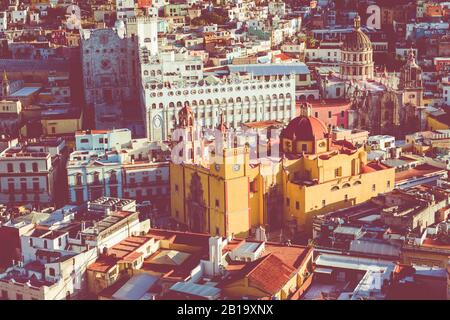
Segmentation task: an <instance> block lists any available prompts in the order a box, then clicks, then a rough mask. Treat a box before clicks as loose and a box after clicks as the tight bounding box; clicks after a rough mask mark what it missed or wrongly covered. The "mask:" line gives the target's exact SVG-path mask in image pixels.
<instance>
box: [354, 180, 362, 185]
mask: <svg viewBox="0 0 450 320" xmlns="http://www.w3.org/2000/svg"><path fill="white" fill-rule="evenodd" d="M360 184H361V181H355V182H354V183H353V185H354V186H359V185H360Z"/></svg>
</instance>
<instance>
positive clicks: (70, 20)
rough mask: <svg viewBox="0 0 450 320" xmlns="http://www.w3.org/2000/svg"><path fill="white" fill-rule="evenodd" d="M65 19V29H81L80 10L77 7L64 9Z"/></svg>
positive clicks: (71, 6)
mask: <svg viewBox="0 0 450 320" xmlns="http://www.w3.org/2000/svg"><path fill="white" fill-rule="evenodd" d="M66 17H67V20H66V27H67V29H70V30H74V29H81V10H80V7H79V6H77V5H75V4H71V5H70V6H68V7H67V9H66Z"/></svg>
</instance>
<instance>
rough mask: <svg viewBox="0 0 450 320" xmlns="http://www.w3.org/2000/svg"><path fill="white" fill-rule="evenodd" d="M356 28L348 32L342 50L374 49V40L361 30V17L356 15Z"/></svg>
mask: <svg viewBox="0 0 450 320" xmlns="http://www.w3.org/2000/svg"><path fill="white" fill-rule="evenodd" d="M354 27H355V28H354V29H353V31H352V32H351V33H349V34H347V36H346V38H345V41H344V43H343V44H342V50H344V51H358V52H359V51H367V50H370V49H372V42H371V41H370V39H369V37H368V36H367V35H366V34H365V33H364V32H362V30H361V18H360V17H359V16H356V18H355V20H354Z"/></svg>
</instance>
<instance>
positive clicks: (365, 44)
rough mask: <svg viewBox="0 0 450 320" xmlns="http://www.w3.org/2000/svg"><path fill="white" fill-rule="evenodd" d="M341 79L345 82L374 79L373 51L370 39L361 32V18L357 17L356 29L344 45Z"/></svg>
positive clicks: (347, 37)
mask: <svg viewBox="0 0 450 320" xmlns="http://www.w3.org/2000/svg"><path fill="white" fill-rule="evenodd" d="M340 73H341V77H342V78H343V79H345V80H367V79H372V78H373V49H372V42H371V41H370V39H369V37H368V36H367V35H366V34H365V33H364V32H362V30H361V18H360V17H359V16H356V18H355V20H354V29H353V31H352V32H351V33H349V34H347V36H346V38H345V41H344V43H343V45H342V53H341V66H340Z"/></svg>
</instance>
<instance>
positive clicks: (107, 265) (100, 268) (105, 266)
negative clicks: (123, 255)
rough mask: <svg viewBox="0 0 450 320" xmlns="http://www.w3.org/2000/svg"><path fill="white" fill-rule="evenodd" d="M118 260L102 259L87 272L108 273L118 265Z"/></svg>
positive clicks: (88, 268)
mask: <svg viewBox="0 0 450 320" xmlns="http://www.w3.org/2000/svg"><path fill="white" fill-rule="evenodd" d="M117 261H118V259H116V258H113V257H111V256H107V257H100V258H98V259H97V261H95V262H94V263H92V264H90V265H89V266H88V267H87V270H90V271H95V272H102V273H106V272H108V271H109V270H111V268H113V267H114V266H115V265H116V264H117Z"/></svg>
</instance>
